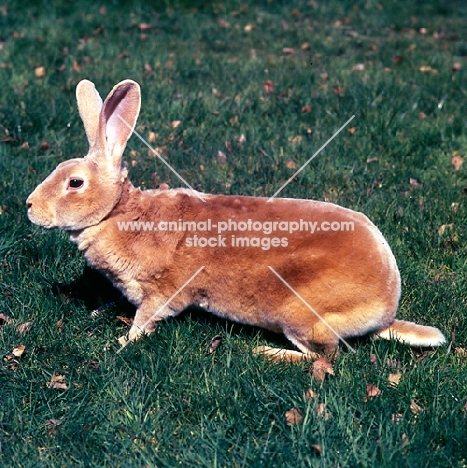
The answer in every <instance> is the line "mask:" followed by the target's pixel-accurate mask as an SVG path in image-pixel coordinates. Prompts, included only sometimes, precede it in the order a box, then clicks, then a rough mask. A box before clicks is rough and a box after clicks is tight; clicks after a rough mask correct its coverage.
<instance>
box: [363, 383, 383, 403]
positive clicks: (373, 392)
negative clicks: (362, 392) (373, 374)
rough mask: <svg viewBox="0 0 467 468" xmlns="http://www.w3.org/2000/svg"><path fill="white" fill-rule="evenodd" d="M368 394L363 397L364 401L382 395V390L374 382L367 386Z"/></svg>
mask: <svg viewBox="0 0 467 468" xmlns="http://www.w3.org/2000/svg"><path fill="white" fill-rule="evenodd" d="M366 394H367V396H366V397H364V398H363V401H369V400H371V399H372V398H374V397H377V396H380V395H381V390H380V389H379V388H378V387H376V386H375V385H373V384H367V386H366Z"/></svg>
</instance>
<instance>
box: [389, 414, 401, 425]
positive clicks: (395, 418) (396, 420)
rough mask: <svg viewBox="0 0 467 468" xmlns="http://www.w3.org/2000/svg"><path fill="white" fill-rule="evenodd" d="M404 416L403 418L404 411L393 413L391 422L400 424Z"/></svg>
mask: <svg viewBox="0 0 467 468" xmlns="http://www.w3.org/2000/svg"><path fill="white" fill-rule="evenodd" d="M402 418H403V415H402V413H394V414H391V422H392V423H393V424H399V423H400V422H401V421H402Z"/></svg>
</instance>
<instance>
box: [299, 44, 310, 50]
mask: <svg viewBox="0 0 467 468" xmlns="http://www.w3.org/2000/svg"><path fill="white" fill-rule="evenodd" d="M300 49H302V50H310V49H311V45H310V43H309V42H304V43H303V44H302V45H301V46H300Z"/></svg>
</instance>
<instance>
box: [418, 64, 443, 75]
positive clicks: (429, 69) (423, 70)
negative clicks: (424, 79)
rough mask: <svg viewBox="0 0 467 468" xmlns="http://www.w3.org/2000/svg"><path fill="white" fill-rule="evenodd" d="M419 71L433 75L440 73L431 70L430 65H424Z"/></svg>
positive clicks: (433, 69)
mask: <svg viewBox="0 0 467 468" xmlns="http://www.w3.org/2000/svg"><path fill="white" fill-rule="evenodd" d="M419 70H420V71H421V72H422V73H433V74H434V75H436V73H438V70H436V69H435V68H431V67H430V66H429V65H422V66H421V67H420V68H419Z"/></svg>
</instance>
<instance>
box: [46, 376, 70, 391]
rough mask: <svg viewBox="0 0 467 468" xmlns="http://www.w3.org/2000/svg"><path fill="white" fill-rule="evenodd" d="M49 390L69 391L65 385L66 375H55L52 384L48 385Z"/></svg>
mask: <svg viewBox="0 0 467 468" xmlns="http://www.w3.org/2000/svg"><path fill="white" fill-rule="evenodd" d="M46 385H47V388H55V389H57V390H68V386H67V384H66V383H65V376H64V375H57V374H53V375H52V377H51V379H50V382H47V383H46Z"/></svg>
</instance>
